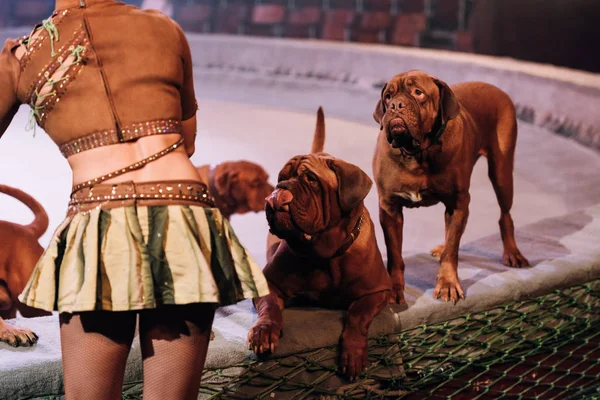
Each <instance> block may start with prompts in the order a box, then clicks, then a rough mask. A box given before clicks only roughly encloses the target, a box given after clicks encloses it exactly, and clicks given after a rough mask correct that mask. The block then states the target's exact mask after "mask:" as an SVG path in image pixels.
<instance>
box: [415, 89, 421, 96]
mask: <svg viewBox="0 0 600 400" xmlns="http://www.w3.org/2000/svg"><path fill="white" fill-rule="evenodd" d="M415 94H416V95H417V96H420V95H422V94H423V92H421V91H420V90H419V89H415Z"/></svg>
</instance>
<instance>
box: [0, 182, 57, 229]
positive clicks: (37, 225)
mask: <svg viewBox="0 0 600 400" xmlns="http://www.w3.org/2000/svg"><path fill="white" fill-rule="evenodd" d="M0 193H4V194H6V195H8V196H10V197H13V198H15V199H17V200H19V201H20V202H21V203H23V204H25V205H26V206H27V207H28V208H29V209H30V210H31V211H32V212H33V216H34V218H33V221H32V222H31V223H30V224H29V225H26V226H25V228H26V229H28V230H29V231H30V232H31V234H32V235H34V236H35V237H36V238H37V239H39V238H40V237H41V236H42V235H43V234H44V233H45V232H46V230H47V229H48V224H49V219H48V214H47V213H46V210H44V207H42V205H41V204H40V203H38V201H37V200H36V199H34V198H33V197H31V196H30V195H28V194H27V193H25V192H23V191H22V190H19V189H17V188H13V187H10V186H7V185H0Z"/></svg>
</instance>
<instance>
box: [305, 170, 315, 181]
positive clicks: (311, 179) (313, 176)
mask: <svg viewBox="0 0 600 400" xmlns="http://www.w3.org/2000/svg"><path fill="white" fill-rule="evenodd" d="M306 179H307V180H308V181H309V182H316V181H317V177H316V176H315V175H314V174H313V173H312V172H307V173H306Z"/></svg>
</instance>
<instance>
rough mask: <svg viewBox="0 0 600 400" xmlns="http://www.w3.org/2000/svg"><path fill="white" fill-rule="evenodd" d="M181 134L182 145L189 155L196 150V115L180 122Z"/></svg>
mask: <svg viewBox="0 0 600 400" xmlns="http://www.w3.org/2000/svg"><path fill="white" fill-rule="evenodd" d="M181 135H182V136H183V145H184V147H185V152H186V153H187V155H188V157H191V156H192V155H193V154H194V152H195V151H196V116H195V115H194V116H193V117H192V118H189V119H186V120H185V121H182V122H181Z"/></svg>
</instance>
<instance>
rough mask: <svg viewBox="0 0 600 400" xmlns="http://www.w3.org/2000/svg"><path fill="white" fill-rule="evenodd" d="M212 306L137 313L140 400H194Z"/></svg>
mask: <svg viewBox="0 0 600 400" xmlns="http://www.w3.org/2000/svg"><path fill="white" fill-rule="evenodd" d="M215 309H216V306H215V305H214V304H208V303H195V304H187V305H173V306H164V307H161V308H158V309H154V310H144V311H142V312H140V343H141V348H142V358H143V365H144V394H143V397H144V400H153V399H173V400H183V399H196V398H197V397H198V389H199V387H200V379H201V377H202V370H203V369H204V361H205V360H206V350H207V349H208V343H209V340H210V331H211V327H212V322H213V317H214V313H215Z"/></svg>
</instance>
